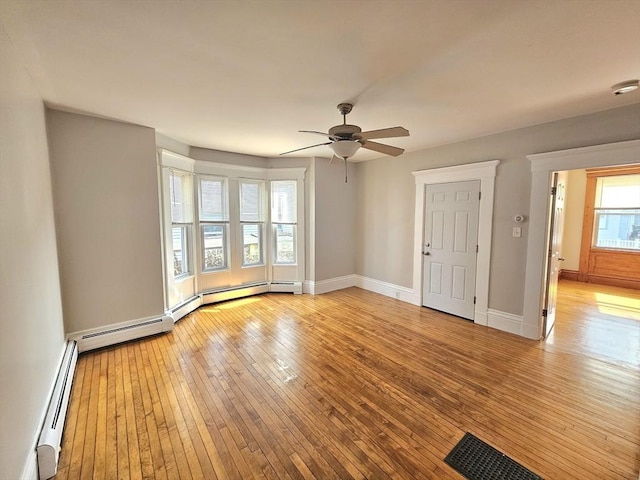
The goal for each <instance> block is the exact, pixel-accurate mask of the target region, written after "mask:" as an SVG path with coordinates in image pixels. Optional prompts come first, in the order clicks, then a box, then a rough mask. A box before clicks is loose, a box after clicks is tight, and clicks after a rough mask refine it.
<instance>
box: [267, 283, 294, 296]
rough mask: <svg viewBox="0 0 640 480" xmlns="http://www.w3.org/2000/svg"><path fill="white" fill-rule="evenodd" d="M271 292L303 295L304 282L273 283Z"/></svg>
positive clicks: (270, 286)
mask: <svg viewBox="0 0 640 480" xmlns="http://www.w3.org/2000/svg"><path fill="white" fill-rule="evenodd" d="M269 291H270V292H285V293H295V294H301V293H302V282H271V284H270V285H269Z"/></svg>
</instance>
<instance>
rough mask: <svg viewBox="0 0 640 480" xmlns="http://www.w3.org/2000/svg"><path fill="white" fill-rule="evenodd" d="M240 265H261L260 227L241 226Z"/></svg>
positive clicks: (254, 225)
mask: <svg viewBox="0 0 640 480" xmlns="http://www.w3.org/2000/svg"><path fill="white" fill-rule="evenodd" d="M242 242H243V243H242V247H243V248H242V265H245V266H246V265H260V264H261V263H262V225H259V224H244V225H242Z"/></svg>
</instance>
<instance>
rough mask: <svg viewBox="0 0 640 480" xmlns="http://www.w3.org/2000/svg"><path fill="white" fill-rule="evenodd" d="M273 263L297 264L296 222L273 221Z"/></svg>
mask: <svg viewBox="0 0 640 480" xmlns="http://www.w3.org/2000/svg"><path fill="white" fill-rule="evenodd" d="M272 229H273V237H272V238H273V264H274V265H295V264H296V263H297V259H296V256H297V252H298V249H297V234H298V228H297V225H296V224H295V223H272Z"/></svg>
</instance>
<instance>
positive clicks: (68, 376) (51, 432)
mask: <svg viewBox="0 0 640 480" xmlns="http://www.w3.org/2000/svg"><path fill="white" fill-rule="evenodd" d="M77 361H78V345H77V343H76V342H75V341H70V342H67V346H66V348H65V352H64V356H63V358H62V364H61V365H60V370H59V371H58V377H57V378H56V383H55V386H54V388H53V394H52V396H51V400H50V401H49V407H48V409H47V413H46V415H45V420H44V425H43V427H42V432H40V437H39V439H38V446H37V448H36V452H37V457H38V476H39V478H40V480H44V479H46V478H51V477H53V476H54V475H55V474H56V472H57V471H58V458H59V456H60V445H61V440H62V430H63V428H64V420H65V417H66V416H67V407H68V405H69V397H70V395H71V384H72V383H73V374H74V372H75V369H76V362H77Z"/></svg>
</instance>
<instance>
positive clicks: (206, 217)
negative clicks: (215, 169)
mask: <svg viewBox="0 0 640 480" xmlns="http://www.w3.org/2000/svg"><path fill="white" fill-rule="evenodd" d="M199 190H200V191H199V194H200V220H203V221H227V220H228V209H227V188H226V181H225V180H224V179H211V178H201V179H200V189H199Z"/></svg>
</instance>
